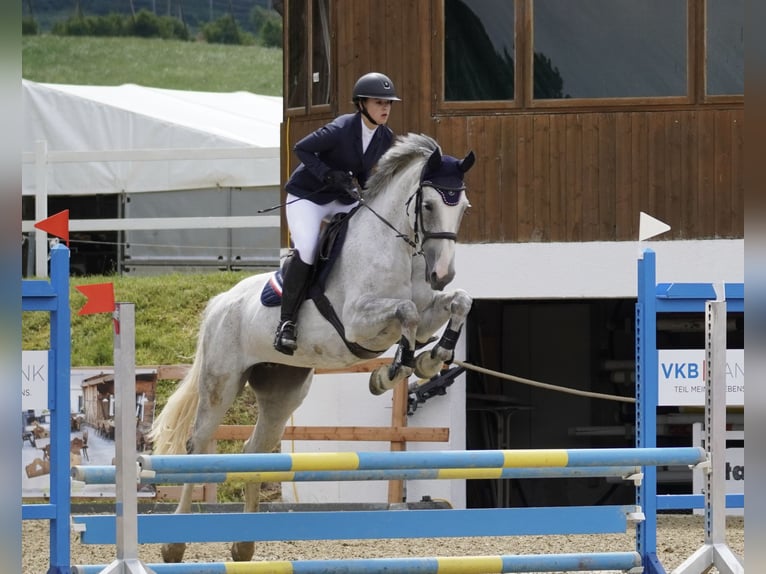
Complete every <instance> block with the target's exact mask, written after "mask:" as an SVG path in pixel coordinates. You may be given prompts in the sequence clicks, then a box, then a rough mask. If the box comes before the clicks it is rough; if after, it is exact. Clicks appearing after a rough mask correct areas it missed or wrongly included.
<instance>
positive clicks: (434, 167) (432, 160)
mask: <svg viewBox="0 0 766 574" xmlns="http://www.w3.org/2000/svg"><path fill="white" fill-rule="evenodd" d="M441 166H442V151H441V150H440V149H439V148H438V147H437V148H436V149H435V150H434V151H433V153H432V154H431V157H429V158H428V167H427V169H426V171H427V172H434V171H438V170H439V168H440V167H441Z"/></svg>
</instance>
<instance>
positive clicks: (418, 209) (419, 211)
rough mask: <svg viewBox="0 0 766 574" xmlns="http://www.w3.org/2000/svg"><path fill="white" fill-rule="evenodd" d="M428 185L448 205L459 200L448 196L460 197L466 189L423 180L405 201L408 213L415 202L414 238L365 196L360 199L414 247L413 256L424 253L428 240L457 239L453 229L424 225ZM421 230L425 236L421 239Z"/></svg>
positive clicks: (399, 236)
mask: <svg viewBox="0 0 766 574" xmlns="http://www.w3.org/2000/svg"><path fill="white" fill-rule="evenodd" d="M424 185H427V186H428V187H432V188H433V189H435V190H436V191H437V192H438V193H439V195H441V196H442V201H444V203H446V204H447V205H450V206H453V205H457V201H455V202H454V203H452V202H451V201H450V200H448V199H447V198H448V197H449V196H451V195H454V194H457V197H458V198H459V197H460V194H461V193H462V192H463V191H464V190H465V186H463V187H460V188H449V187H439V186H437V185H434V184H433V183H431V182H430V181H422V180H421V182H420V184H419V185H418V188H417V189H416V190H415V192H413V194H412V195H410V197H409V199H407V201H406V202H405V206H406V208H407V211H406V213H407V215H408V216H409V214H410V206H411V205H412V202H413V200H414V202H415V225H414V239H410V237H409V235H408V234H406V233H402V232H401V231H399V230H398V229H397V228H396V227H394V225H393V224H391V222H390V221H388V220H387V219H386V218H385V217H383V216H382V215H380V214H379V213H378V212H377V211H375V210H374V209H373V208H372V207H370V206H369V205H368V204H367V203H366V202H365V201H364V198H360V199H359V205H360V206H363V207H366V208H367V209H369V210H370V211H371V212H372V213H373V214H374V215H375V217H377V218H378V219H380V220H381V221H382V222H383V223H385V224H386V225H387V226H388V227H390V228H391V229H393V230H394V231H395V232H396V236H397V237H398V238H399V239H401V240H403V241H404V242H405V243H407V245H409V246H410V247H412V248H413V249H414V250H415V252H414V253H413V254H412V255H413V257H414V256H416V255H423V245H424V244H425V242H426V241H428V240H429V239H448V240H449V241H457V233H454V232H452V231H428V230H427V229H425V226H424V225H423V186H424ZM421 232H422V236H423V238H422V239H421V238H420V236H421Z"/></svg>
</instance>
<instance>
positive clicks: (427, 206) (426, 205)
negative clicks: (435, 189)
mask: <svg viewBox="0 0 766 574" xmlns="http://www.w3.org/2000/svg"><path fill="white" fill-rule="evenodd" d="M423 209H425V210H426V211H433V210H434V206H433V204H431V202H430V201H427V202H426V203H424V204H423Z"/></svg>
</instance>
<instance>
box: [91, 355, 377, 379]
mask: <svg viewBox="0 0 766 574" xmlns="http://www.w3.org/2000/svg"><path fill="white" fill-rule="evenodd" d="M391 360H392V359H391V357H381V358H378V359H370V360H369V361H363V362H361V363H357V364H355V365H351V366H349V367H343V368H342V369H316V371H315V373H316V374H317V375H332V374H336V373H369V372H372V371H374V370H375V369H377V368H378V367H380V366H382V365H389V364H391ZM190 367H191V365H149V366H144V367H137V368H139V369H156V371H157V378H158V379H162V380H170V381H172V380H180V379H183V378H184V377H185V376H186V373H187V372H188V371H189V368H190ZM100 368H102V369H112V368H113V367H100Z"/></svg>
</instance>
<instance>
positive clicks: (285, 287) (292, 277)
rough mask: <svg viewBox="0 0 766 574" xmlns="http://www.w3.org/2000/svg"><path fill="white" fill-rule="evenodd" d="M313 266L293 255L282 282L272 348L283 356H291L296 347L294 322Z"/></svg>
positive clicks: (304, 295)
mask: <svg viewBox="0 0 766 574" xmlns="http://www.w3.org/2000/svg"><path fill="white" fill-rule="evenodd" d="M313 268H314V266H313V265H308V264H307V263H304V262H303V261H302V260H301V258H300V257H298V254H297V253H295V254H293V256H292V258H291V260H290V262H289V264H288V265H287V269H286V272H285V276H284V278H283V281H282V314H281V316H280V321H279V327H277V334H276V337H275V338H274V348H275V349H276V350H277V351H279V352H280V353H284V354H285V355H292V354H293V353H294V352H295V349H296V348H297V347H298V342H297V340H296V338H297V333H296V326H295V322H296V319H297V317H298V309H300V306H301V303H303V299H304V298H305V297H306V290H307V288H308V283H309V277H311V270H312V269H313Z"/></svg>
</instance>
